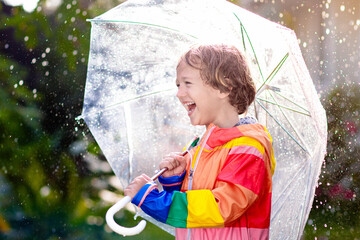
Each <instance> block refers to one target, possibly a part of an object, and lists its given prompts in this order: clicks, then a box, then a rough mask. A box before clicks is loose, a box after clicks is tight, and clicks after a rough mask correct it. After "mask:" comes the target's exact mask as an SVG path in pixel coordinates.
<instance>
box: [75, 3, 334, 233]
mask: <svg viewBox="0 0 360 240" xmlns="http://www.w3.org/2000/svg"><path fill="white" fill-rule="evenodd" d="M90 21H91V24H92V28H91V42H90V56H89V64H88V74H87V81H86V88H85V99H84V106H83V112H82V115H81V116H80V117H81V118H83V119H84V120H85V122H86V124H87V125H88V127H89V128H90V131H91V133H92V134H93V136H94V138H95V140H96V141H97V143H98V144H99V146H100V148H101V149H102V151H103V153H104V155H105V157H106V158H107V160H108V162H109V163H110V165H111V167H112V169H113V171H114V173H115V174H116V176H117V177H118V178H119V179H120V180H121V182H122V183H123V184H124V185H127V184H128V183H129V181H131V180H132V179H133V178H134V177H136V176H137V175H139V174H141V173H146V174H148V175H149V176H151V175H153V173H154V170H155V169H156V168H157V164H158V162H159V161H160V160H161V158H162V156H163V155H165V154H167V153H168V152H170V151H181V147H182V146H184V144H185V143H186V142H187V141H189V140H191V138H192V137H193V136H194V135H196V134H199V133H201V131H202V130H203V129H200V128H195V127H192V126H190V123H189V120H188V117H187V115H186V114H185V110H184V109H183V108H182V106H181V105H180V103H178V101H177V99H176V97H175V93H176V86H175V78H176V65H177V61H178V58H179V57H180V55H181V54H182V53H183V52H184V51H185V50H186V49H188V48H189V46H191V45H193V44H195V43H226V44H232V45H235V46H237V47H238V48H239V49H240V50H241V51H243V52H244V53H245V54H246V55H247V57H248V58H249V63H250V65H251V68H252V74H253V76H254V79H255V81H256V85H257V90H258V93H257V96H256V101H255V103H254V105H253V106H252V107H251V108H250V110H249V113H248V114H250V115H254V116H256V117H257V118H258V120H259V122H260V123H262V124H263V125H265V126H266V127H267V129H268V130H269V132H270V133H271V135H272V137H273V141H274V152H275V159H276V161H277V165H276V169H275V174H274V176H273V197H272V214H271V230H270V237H271V238H273V239H285V238H287V237H288V236H292V239H294V238H295V236H297V238H300V236H301V234H302V231H303V229H304V227H305V223H306V220H307V217H308V215H309V212H310V209H311V206H312V201H313V197H314V191H315V187H316V184H317V180H318V176H319V173H320V169H321V165H322V161H323V158H324V154H325V149H326V139H327V134H326V131H327V124H326V115H325V111H324V109H323V107H322V106H321V103H320V101H319V99H318V96H317V93H316V90H315V87H314V85H313V82H312V79H311V77H310V74H309V72H308V70H307V67H306V65H305V62H304V60H303V57H302V55H301V51H300V48H299V46H298V41H297V38H296V36H295V34H294V32H293V31H292V30H290V29H288V28H285V27H283V26H281V25H279V24H276V23H273V22H270V21H268V20H266V19H264V18H262V17H260V16H258V15H255V14H253V13H251V12H249V11H246V10H244V9H242V8H240V7H238V6H236V5H234V4H231V3H229V2H227V1H225V0H166V1H165V0H129V1H127V2H125V3H123V4H120V5H119V6H118V7H115V8H114V9H111V10H110V11H108V12H106V13H104V14H102V15H100V16H98V17H96V18H95V19H92V20H90Z"/></svg>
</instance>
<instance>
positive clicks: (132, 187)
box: [124, 174, 152, 199]
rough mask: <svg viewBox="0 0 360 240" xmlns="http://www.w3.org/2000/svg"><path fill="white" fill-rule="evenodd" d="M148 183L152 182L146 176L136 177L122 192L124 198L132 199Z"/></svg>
mask: <svg viewBox="0 0 360 240" xmlns="http://www.w3.org/2000/svg"><path fill="white" fill-rule="evenodd" d="M148 182H152V180H151V179H150V178H149V177H148V176H147V175H146V174H142V175H140V176H138V177H136V178H135V179H134V180H133V181H132V182H131V183H130V184H129V186H127V187H126V188H125V190H124V194H125V196H129V197H131V199H133V198H134V197H135V195H136V194H137V193H138V192H139V191H140V189H141V188H142V187H143V186H144V185H145V184H147V183H148Z"/></svg>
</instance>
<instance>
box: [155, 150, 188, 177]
mask: <svg viewBox="0 0 360 240" xmlns="http://www.w3.org/2000/svg"><path fill="white" fill-rule="evenodd" d="M165 167H166V168H167V169H168V170H167V171H166V172H164V173H163V174H162V176H163V177H172V176H179V175H181V174H182V173H183V172H184V171H185V169H186V159H185V157H184V156H182V154H181V153H180V152H174V153H170V154H169V155H167V156H165V157H164V158H163V160H162V161H161V162H160V164H159V168H160V169H163V168H165Z"/></svg>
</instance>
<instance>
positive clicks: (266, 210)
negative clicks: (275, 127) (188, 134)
mask: <svg viewBox="0 0 360 240" xmlns="http://www.w3.org/2000/svg"><path fill="white" fill-rule="evenodd" d="M186 158H187V160H188V164H187V168H186V171H185V172H184V173H183V174H182V175H181V176H173V177H169V178H163V177H159V182H160V183H161V184H162V186H163V189H164V191H159V190H158V187H157V185H156V184H155V183H148V184H146V185H145V186H144V187H143V188H142V189H141V190H140V191H139V192H138V193H137V195H136V196H135V197H134V198H133V200H132V203H134V204H135V205H137V206H139V207H141V209H142V210H143V211H144V212H145V213H147V214H148V215H150V216H151V217H153V218H155V219H156V220H158V221H160V222H163V223H166V224H169V225H171V226H174V227H176V239H196V240H201V239H221V240H222V239H269V226H270V212H271V190H272V174H273V173H274V168H275V159H274V155H273V149H272V139H271V136H270V134H269V133H268V132H267V130H266V128H265V127H264V126H262V125H260V124H258V123H255V124H243V125H239V126H236V127H233V128H228V129H221V128H218V127H216V126H215V125H213V124H211V125H209V126H208V128H207V130H206V132H205V134H204V136H203V138H202V139H201V141H200V143H199V144H198V146H197V147H195V148H193V149H191V150H190V151H189V153H188V154H187V155H186Z"/></svg>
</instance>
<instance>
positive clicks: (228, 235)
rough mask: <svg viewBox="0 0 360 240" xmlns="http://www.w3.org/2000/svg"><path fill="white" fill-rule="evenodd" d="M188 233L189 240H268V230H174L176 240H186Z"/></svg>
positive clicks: (227, 228)
mask: <svg viewBox="0 0 360 240" xmlns="http://www.w3.org/2000/svg"><path fill="white" fill-rule="evenodd" d="M188 231H190V232H191V239H196V240H205V239H221V240H233V239H241V240H254V239H256V240H268V239H269V229H259V228H245V227H242V228H236V227H225V228H191V229H187V228H176V232H175V236H176V239H184V240H185V239H187V234H188Z"/></svg>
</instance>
